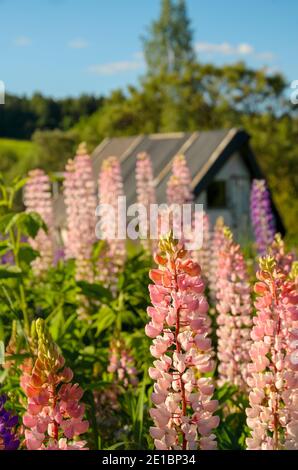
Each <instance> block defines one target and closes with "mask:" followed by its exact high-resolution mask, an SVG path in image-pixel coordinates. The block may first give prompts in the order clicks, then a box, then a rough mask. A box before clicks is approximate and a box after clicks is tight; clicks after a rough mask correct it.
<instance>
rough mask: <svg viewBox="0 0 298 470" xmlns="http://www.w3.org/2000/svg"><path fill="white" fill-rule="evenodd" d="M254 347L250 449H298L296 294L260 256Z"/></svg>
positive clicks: (287, 280)
mask: <svg viewBox="0 0 298 470" xmlns="http://www.w3.org/2000/svg"><path fill="white" fill-rule="evenodd" d="M259 266H260V270H259V271H258V273H257V279H258V282H257V283H256V285H255V292H256V294H257V296H258V297H257V300H256V302H255V307H256V310H257V315H256V317H254V319H253V323H254V327H253V329H252V333H251V338H252V340H253V343H252V345H251V348H250V357H251V361H252V362H251V364H249V372H250V374H251V376H250V377H249V378H248V385H249V387H250V394H249V403H250V408H248V409H247V410H246V413H247V424H248V426H249V427H250V429H251V437H250V438H248V439H247V440H246V442H247V446H248V448H249V449H253V450H259V449H260V450H279V449H296V450H297V449H298V432H297V430H298V417H297V403H298V355H297V344H298V294H297V288H296V286H295V282H294V281H293V279H291V278H289V277H288V276H287V275H286V274H285V272H284V271H282V270H281V269H280V268H279V266H278V265H277V263H276V260H275V259H274V258H273V257H272V256H267V257H265V258H261V259H260V262H259Z"/></svg>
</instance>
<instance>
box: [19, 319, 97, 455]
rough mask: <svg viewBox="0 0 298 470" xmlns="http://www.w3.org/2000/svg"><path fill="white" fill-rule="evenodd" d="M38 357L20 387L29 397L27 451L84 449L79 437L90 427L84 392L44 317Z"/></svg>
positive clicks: (39, 324)
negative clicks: (75, 379) (81, 400)
mask: <svg viewBox="0 0 298 470" xmlns="http://www.w3.org/2000/svg"><path fill="white" fill-rule="evenodd" d="M36 331H37V335H38V351H37V359H36V361H35V363H34V366H33V368H32V370H30V369H29V370H25V371H24V373H23V375H22V377H21V387H22V389H23V390H24V392H25V394H26V396H27V400H28V406H27V412H26V413H25V415H24V417H23V423H24V426H25V428H26V430H25V444H26V447H27V449H28V450H72V449H74V450H75V449H77V450H81V449H85V448H86V447H85V444H86V443H85V441H78V440H77V436H79V435H80V434H83V433H85V432H86V431H87V429H88V426H89V424H88V421H84V420H83V416H84V413H85V407H84V405H83V404H80V399H81V398H82V395H83V391H82V389H81V388H80V387H79V385H78V384H74V385H73V384H71V383H70V381H71V380H72V377H73V373H72V371H71V369H69V368H67V367H64V362H65V361H64V358H63V356H62V355H61V354H60V352H59V350H58V347H57V346H56V344H55V343H54V342H53V340H52V338H51V336H50V334H49V332H48V331H47V329H46V326H45V323H44V321H43V320H42V319H38V320H37V321H36Z"/></svg>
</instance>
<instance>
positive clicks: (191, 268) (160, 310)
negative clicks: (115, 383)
mask: <svg viewBox="0 0 298 470" xmlns="http://www.w3.org/2000/svg"><path fill="white" fill-rule="evenodd" d="M160 250H161V253H162V254H157V255H156V256H155V260H156V262H157V263H158V265H159V267H158V269H153V270H151V271H150V278H151V279H152V280H153V282H154V284H152V285H150V286H149V291H150V297H151V302H152V305H153V307H148V315H149V317H150V322H149V324H148V325H147V326H146V333H147V334H148V335H149V336H150V337H152V338H154V339H153V342H152V346H151V347H150V351H151V354H152V356H153V357H154V358H155V359H156V360H155V361H154V362H153V365H154V367H150V368H149V376H150V377H151V378H152V379H153V380H154V381H155V384H154V392H153V394H152V401H153V403H154V405H155V407H154V408H152V409H151V410H150V415H151V417H152V419H153V421H154V427H151V428H150V434H151V436H152V437H153V439H154V443H155V447H156V449H159V450H168V449H174V450H179V449H191V450H193V449H215V448H216V441H215V435H214V434H213V433H212V429H214V428H216V427H217V425H218V424H219V418H218V417H217V416H213V415H212V413H213V412H214V411H215V410H216V408H217V402H216V401H212V400H211V398H212V394H213V384H212V379H211V378H210V377H209V378H207V377H205V374H206V373H210V372H212V371H213V369H214V361H213V360H212V356H213V352H212V348H211V341H210V339H209V338H208V333H209V332H210V319H209V318H208V314H207V311H208V304H207V302H206V299H205V297H204V284H203V281H202V279H201V277H200V267H199V265H198V264H197V263H194V262H193V261H191V260H190V259H186V258H185V255H186V252H185V250H184V249H183V246H182V245H181V244H177V242H176V241H175V240H174V239H173V237H172V235H169V236H168V237H167V238H165V239H161V241H160Z"/></svg>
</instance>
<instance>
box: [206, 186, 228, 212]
mask: <svg viewBox="0 0 298 470" xmlns="http://www.w3.org/2000/svg"><path fill="white" fill-rule="evenodd" d="M207 206H208V209H223V208H226V207H227V195H226V182H225V181H213V182H212V183H210V184H209V186H208V188H207Z"/></svg>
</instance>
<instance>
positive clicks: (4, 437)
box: [0, 394, 20, 450]
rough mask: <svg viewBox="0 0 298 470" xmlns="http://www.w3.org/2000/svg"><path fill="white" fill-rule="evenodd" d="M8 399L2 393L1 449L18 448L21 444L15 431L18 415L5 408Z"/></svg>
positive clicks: (0, 400) (0, 404)
mask: <svg viewBox="0 0 298 470" xmlns="http://www.w3.org/2000/svg"><path fill="white" fill-rule="evenodd" d="M6 400H7V397H6V395H4V394H2V395H0V450H17V449H18V447H19V445H20V441H19V439H18V438H17V436H16V433H15V427H16V425H17V424H18V417H17V416H14V415H13V414H12V413H11V411H7V410H6V409H5V406H4V405H5V403H6Z"/></svg>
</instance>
